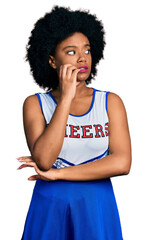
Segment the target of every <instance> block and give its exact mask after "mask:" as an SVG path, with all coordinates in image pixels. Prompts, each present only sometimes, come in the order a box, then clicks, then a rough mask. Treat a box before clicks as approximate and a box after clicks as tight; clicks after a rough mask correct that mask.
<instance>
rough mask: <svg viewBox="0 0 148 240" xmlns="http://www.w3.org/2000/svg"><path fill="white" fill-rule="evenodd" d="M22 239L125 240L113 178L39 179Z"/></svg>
mask: <svg viewBox="0 0 148 240" xmlns="http://www.w3.org/2000/svg"><path fill="white" fill-rule="evenodd" d="M21 239H22V240H123V237H122V230H121V224H120V218H119V213H118V208H117V204H116V199H115V195H114V191H113V187H112V183H111V180H110V178H107V179H101V180H93V181H66V180H56V181H44V180H37V181H36V183H35V186H34V190H33V194H32V199H31V202H30V206H29V210H28V213H27V217H26V221H25V226H24V231H23V236H22V238H21Z"/></svg>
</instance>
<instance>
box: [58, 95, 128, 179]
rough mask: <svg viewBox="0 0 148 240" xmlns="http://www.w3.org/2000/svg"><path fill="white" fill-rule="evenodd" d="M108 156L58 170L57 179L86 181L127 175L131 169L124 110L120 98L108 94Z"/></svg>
mask: <svg viewBox="0 0 148 240" xmlns="http://www.w3.org/2000/svg"><path fill="white" fill-rule="evenodd" d="M107 108H108V117H109V149H110V153H111V154H110V155H108V156H106V157H104V158H102V159H99V160H96V161H94V162H90V163H86V164H81V165H77V166H72V167H65V168H61V169H59V176H58V178H59V179H64V180H69V181H87V180H95V179H102V178H108V177H113V176H118V175H125V174H128V173H129V171H130V167H131V141H130V134H129V129H128V122H127V116H126V110H125V107H124V104H123V102H122V100H121V98H120V97H119V96H118V95H116V94H114V93H109V94H108V107H107Z"/></svg>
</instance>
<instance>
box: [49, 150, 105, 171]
mask: <svg viewBox="0 0 148 240" xmlns="http://www.w3.org/2000/svg"><path fill="white" fill-rule="evenodd" d="M108 151H109V148H108V149H107V150H106V151H105V152H104V153H102V154H101V155H99V156H97V157H94V158H91V159H89V160H87V161H85V162H82V163H79V164H74V163H71V162H69V161H67V160H65V159H63V158H60V157H58V158H57V159H60V160H62V161H63V162H64V163H66V164H68V165H69V166H77V165H81V164H85V163H88V162H93V161H94V160H97V159H100V158H102V157H103V156H104V155H106V154H107V153H108ZM53 168H56V167H55V166H54V165H53Z"/></svg>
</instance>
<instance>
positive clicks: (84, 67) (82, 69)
mask: <svg viewBox="0 0 148 240" xmlns="http://www.w3.org/2000/svg"><path fill="white" fill-rule="evenodd" d="M78 69H81V70H80V72H87V71H88V67H87V66H80V67H79V68H78Z"/></svg>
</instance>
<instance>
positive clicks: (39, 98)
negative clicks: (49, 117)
mask: <svg viewBox="0 0 148 240" xmlns="http://www.w3.org/2000/svg"><path fill="white" fill-rule="evenodd" d="M36 95H37V96H38V100H39V103H40V107H41V110H42V113H43V106H42V101H41V97H40V94H39V93H36Z"/></svg>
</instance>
